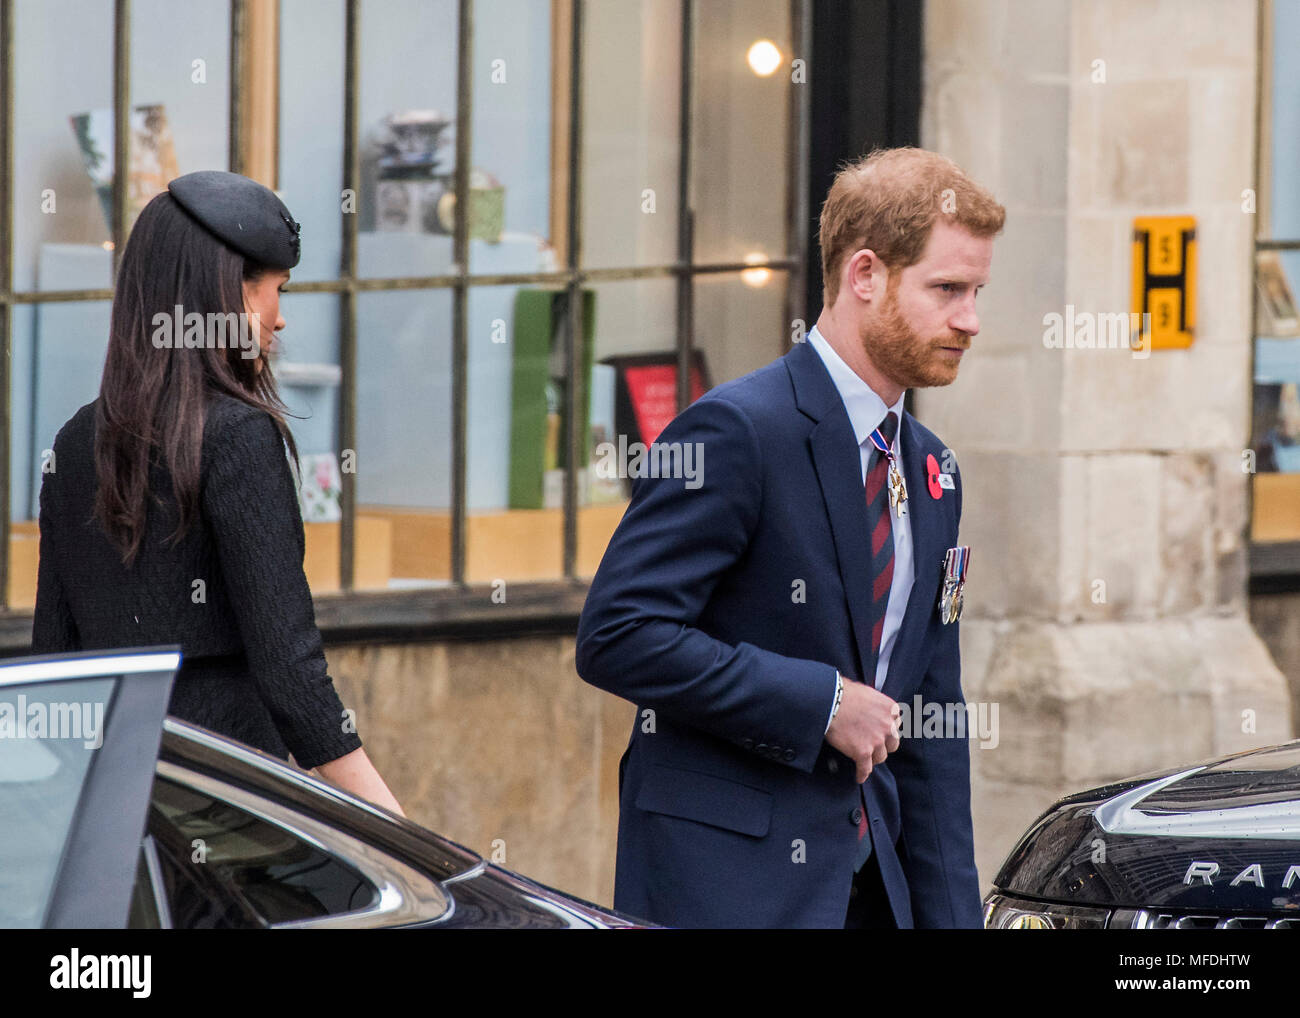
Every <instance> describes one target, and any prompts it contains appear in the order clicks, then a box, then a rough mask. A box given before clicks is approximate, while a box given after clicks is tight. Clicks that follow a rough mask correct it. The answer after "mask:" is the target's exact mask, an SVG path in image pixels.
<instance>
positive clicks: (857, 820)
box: [849, 806, 862, 827]
mask: <svg viewBox="0 0 1300 1018" xmlns="http://www.w3.org/2000/svg"><path fill="white" fill-rule="evenodd" d="M849 823H851V824H852V825H853V826H854V827H861V826H862V807H861V806H854V807H853V812H852V813H850V814H849Z"/></svg>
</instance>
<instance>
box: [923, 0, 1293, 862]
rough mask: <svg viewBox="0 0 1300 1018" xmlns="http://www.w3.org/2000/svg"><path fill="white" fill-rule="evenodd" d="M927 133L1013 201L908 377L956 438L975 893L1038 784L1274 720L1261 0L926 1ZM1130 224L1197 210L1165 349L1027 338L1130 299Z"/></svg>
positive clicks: (1196, 754) (1189, 754) (1279, 722)
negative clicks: (919, 370) (1257, 363)
mask: <svg viewBox="0 0 1300 1018" xmlns="http://www.w3.org/2000/svg"><path fill="white" fill-rule="evenodd" d="M925 59H926V66H925V86H924V87H925V95H924V102H923V111H924V112H923V118H922V139H923V140H922V144H923V145H924V146H925V147H927V148H931V149H935V150H937V151H939V152H942V153H944V154H945V155H948V156H950V157H952V158H953V159H954V160H956V161H957V162H958V163H959V164H961V165H962V166H963V167H964V168H965V169H966V170H967V171H968V172H969V173H971V175H972V176H974V177H975V178H976V179H977V180H979V181H980V182H981V183H983V184H985V185H986V186H988V187H989V188H991V189H992V190H993V191H994V193H995V194H996V195H997V196H998V198H999V200H1000V201H1002V203H1003V204H1004V205H1006V207H1007V227H1006V231H1005V232H1004V234H1003V235H1002V236H1001V237H1000V238H999V240H998V241H997V243H996V245H995V253H994V259H993V274H992V279H991V281H990V285H989V287H988V289H986V290H985V291H984V292H983V294H982V295H981V298H980V305H981V308H980V310H981V323H982V328H981V331H980V334H979V335H978V336H977V337H976V339H975V341H974V346H973V349H972V351H971V353H970V354H968V355H967V358H966V360H965V361H964V362H963V365H962V371H961V377H960V378H959V379H958V380H957V382H956V383H955V384H954V385H952V386H951V387H949V388H946V389H931V390H921V391H918V392H917V408H918V411H917V412H918V415H919V416H920V418H921V420H922V421H924V422H925V423H926V424H927V425H928V426H929V427H931V428H932V429H933V430H934V431H935V432H936V433H937V434H938V435H940V436H941V437H942V438H944V439H945V440H946V441H948V442H950V443H951V444H952V449H953V451H954V453H955V454H956V457H957V461H958V463H959V464H960V467H961V471H962V477H963V482H964V484H965V497H964V518H963V521H962V523H963V525H962V541H963V543H966V544H969V545H970V546H971V548H972V560H971V574H970V580H969V583H968V585H967V596H966V608H965V615H964V618H963V624H962V655H963V664H964V668H963V685H964V688H965V692H966V696H967V699H968V700H969V701H989V702H990V703H996V704H997V705H998V718H999V731H998V737H999V738H998V743H997V745H996V747H995V748H994V747H990V748H987V749H981V748H979V745H978V743H977V742H974V741H973V742H972V761H973V783H974V794H975V836H976V852H977V862H978V864H979V867H980V876H981V878H982V882H983V885H984V886H985V888H987V887H988V885H989V884H990V883H991V881H992V879H993V877H994V876H995V875H996V872H997V869H998V866H999V865H1000V864H1001V862H1002V860H1003V859H1004V858H1005V856H1006V853H1007V852H1008V851H1009V850H1010V848H1011V847H1012V845H1013V844H1014V842H1015V839H1016V838H1017V837H1018V836H1019V835H1020V833H1021V832H1022V831H1023V830H1024V829H1025V827H1026V826H1028V824H1029V823H1031V822H1032V821H1033V820H1034V819H1035V817H1037V816H1038V815H1039V813H1041V812H1042V811H1043V810H1044V809H1046V808H1047V807H1048V806H1049V805H1050V804H1051V802H1052V800H1053V799H1055V798H1056V797H1058V796H1060V795H1063V794H1066V793H1068V792H1071V791H1077V790H1079V789H1082V788H1085V787H1088V786H1091V785H1096V784H1101V783H1104V782H1106V781H1107V780H1110V779H1115V778H1120V777H1124V776H1127V775H1131V774H1137V773H1142V772H1145V771H1151V770H1156V769H1160V768H1165V767H1173V766H1176V765H1178V764H1182V763H1188V762H1194V761H1197V760H1200V759H1204V758H1206V757H1210V756H1213V755H1217V754H1223V753H1229V752H1233V751H1236V750H1240V749H1246V748H1249V747H1253V746H1261V745H1268V744H1270V743H1275V742H1281V741H1285V740H1286V739H1287V738H1289V737H1290V734H1289V733H1290V732H1291V722H1290V698H1289V694H1288V690H1287V686H1286V682H1285V680H1284V678H1283V676H1282V674H1281V673H1280V672H1279V671H1278V669H1277V667H1276V666H1275V665H1274V663H1273V661H1272V659H1271V658H1270V657H1269V655H1268V652H1267V651H1266V650H1265V648H1264V646H1263V644H1262V643H1261V641H1260V640H1259V638H1258V637H1257V636H1256V634H1255V632H1254V631H1253V630H1252V628H1251V625H1250V622H1249V620H1248V617H1247V612H1246V533H1245V530H1246V525H1247V516H1246V500H1247V483H1248V479H1249V475H1248V474H1247V473H1245V472H1243V458H1242V452H1243V450H1244V449H1245V448H1246V447H1247V444H1248V440H1249V436H1248V428H1249V420H1250V397H1251V386H1250V371H1251V343H1252V322H1251V317H1250V315H1251V287H1252V286H1253V276H1252V236H1253V231H1254V217H1253V216H1252V215H1250V214H1248V213H1246V212H1244V211H1243V207H1242V206H1243V195H1242V192H1243V191H1244V190H1245V189H1246V188H1250V187H1253V186H1254V182H1253V169H1252V167H1253V155H1254V146H1255V134H1254V123H1255V70H1256V60H1257V53H1256V24H1255V5H1254V4H1250V3H1245V4H1243V3H1239V2H1235V0H1196V2H1193V3H1177V2H1171V0H1079V2H1074V3H1071V2H1069V0H982V2H972V0H927V3H926V26H925ZM1138 215H1192V216H1195V217H1196V220H1197V240H1198V247H1199V266H1198V267H1199V272H1198V280H1197V308H1196V313H1197V326H1196V338H1195V342H1194V344H1193V346H1192V347H1191V348H1190V349H1187V350H1172V351H1150V352H1149V356H1146V357H1145V358H1143V357H1141V356H1134V354H1133V352H1132V351H1129V350H1127V349H1049V348H1047V347H1046V345H1045V343H1044V333H1045V324H1044V316H1045V315H1048V314H1051V313H1056V314H1059V315H1061V316H1063V317H1064V316H1065V315H1066V314H1067V308H1068V306H1070V305H1073V309H1074V313H1075V315H1076V317H1077V315H1078V314H1079V313H1080V312H1086V313H1090V314H1094V315H1100V314H1115V313H1124V314H1126V313H1127V312H1128V311H1129V310H1130V292H1129V288H1130V282H1129V280H1130V265H1131V254H1130V242H1131V236H1132V229H1133V218H1134V217H1135V216H1138Z"/></svg>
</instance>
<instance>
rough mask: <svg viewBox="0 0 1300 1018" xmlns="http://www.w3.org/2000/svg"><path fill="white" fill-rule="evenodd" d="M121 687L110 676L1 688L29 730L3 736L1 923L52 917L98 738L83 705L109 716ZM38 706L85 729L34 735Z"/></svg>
mask: <svg viewBox="0 0 1300 1018" xmlns="http://www.w3.org/2000/svg"><path fill="white" fill-rule="evenodd" d="M115 685H116V681H115V680H114V679H111V678H107V679H81V680H75V681H70V682H54V683H45V684H36V685H21V686H10V687H8V688H5V689H0V711H2V712H3V713H4V714H6V715H7V716H8V717H9V718H10V719H11V720H12V719H15V718H16V719H20V720H18V721H17V724H19V725H21V726H22V734H21V735H20V734H18V732H17V730H15V731H12V732H8V733H7V734H6V736H5V737H4V738H0V928H3V929H34V928H37V927H39V926H40V925H41V922H42V920H43V919H44V917H45V912H46V909H47V908H48V906H49V903H50V896H51V894H52V892H53V888H54V879H55V876H56V874H57V873H58V871H59V864H60V862H61V861H62V859H63V848H64V843H65V842H66V841H67V838H68V835H69V833H70V832H71V829H72V824H73V820H74V818H75V816H76V809H77V801H78V799H79V798H80V796H81V791H82V785H83V784H84V783H85V781H86V776H87V774H88V773H89V770H90V765H91V764H92V763H93V762H94V759H95V746H94V739H95V736H94V735H93V734H92V731H91V729H90V728H89V727H88V723H87V722H83V721H82V718H83V711H84V712H89V713H91V714H92V716H93V715H94V714H95V713H96V712H97V714H98V718H99V721H100V722H102V720H103V718H104V715H105V712H106V709H107V705H108V703H109V701H110V699H111V698H112V695H113V687H114V686H115ZM20 698H21V699H20ZM38 707H39V708H41V710H40V711H39V713H40V714H42V715H44V716H45V717H47V718H48V719H50V723H51V724H54V723H55V719H56V718H58V717H60V716H63V717H65V718H66V723H69V724H70V723H72V722H74V721H75V722H76V725H77V731H75V732H72V733H71V734H70V735H63V734H57V735H56V729H54V728H51V729H49V730H48V732H47V734H46V736H44V737H41V736H36V735H28V734H27V730H26V724H27V719H28V718H32V717H35V716H36V715H37V713H38V711H37V708H38ZM73 710H75V714H74V713H73ZM57 731H59V732H62V729H61V728H60V729H57ZM100 736H101V737H102V730H101V731H100Z"/></svg>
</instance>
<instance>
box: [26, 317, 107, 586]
mask: <svg viewBox="0 0 1300 1018" xmlns="http://www.w3.org/2000/svg"><path fill="white" fill-rule="evenodd" d="M110 307H111V305H110V303H109V302H108V301H68V302H66V303H63V302H50V303H44V304H19V305H16V306H15V307H14V310H13V355H12V367H13V373H12V376H11V378H12V381H11V385H12V387H13V405H12V409H11V417H10V420H11V422H12V430H11V431H10V435H9V456H10V460H9V463H10V477H11V478H12V482H11V483H12V487H11V489H10V498H9V510H10V514H11V515H10V518H11V520H12V521H13V522H12V526H11V533H10V535H9V550H10V555H11V557H10V560H9V590H8V603H9V606H10V607H12V608H31V607H32V606H33V605H35V603H36V567H37V559H38V555H37V553H38V549H39V532H38V529H37V525H36V523H37V517H38V516H39V513H40V501H39V499H40V491H41V471H42V466H43V465H44V464H46V463H48V461H49V456H50V454H51V452H50V450H52V449H53V447H54V436H55V435H57V434H58V433H59V429H60V428H62V427H63V425H64V424H66V423H67V422H68V420H69V418H71V417H72V415H73V414H75V413H76V412H77V411H78V410H79V409H81V408H82V407H83V406H85V405H86V404H87V403H91V402H93V401H94V400H95V398H96V397H97V396H98V395H99V383H100V376H101V375H102V373H103V370H104V355H105V353H106V352H107V350H108V321H109V310H110Z"/></svg>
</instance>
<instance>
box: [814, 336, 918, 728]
mask: <svg viewBox="0 0 1300 1018" xmlns="http://www.w3.org/2000/svg"><path fill="white" fill-rule="evenodd" d="M808 342H809V343H811V344H812V348H813V349H814V350H816V351H817V354H818V356H820V357H821V359H822V363H823V364H825V365H826V370H827V371H829V372H830V376H831V381H832V382H834V383H835V388H836V389H837V390H838V391H839V394H840V399H842V400H843V401H844V409H845V410H847V411H848V414H849V423H850V424H852V425H853V434H854V435H855V436H856V438H857V440H858V453H859V455H860V457H861V465H862V497H863V502H864V503H865V501H866V484H867V468H868V467H869V466H870V465H871V454H872V452H874V451H875V446H873V445H872V444H871V442H870V436H871V433H872V432H873V431H875V430H876V428H878V427H879V426H880V425H881V423H882V422H883V421H884V419H885V414H887V413H888V412H889V411H891V410H892V411H893V412H894V413H895V414H896V415H897V416H898V431H897V432H896V433H895V435H894V444H893V446H892V447H891V448H892V449H893V453H894V456H895V458H896V459H897V461H898V464H899V469H900V470H901V469H902V463H903V461H902V455H903V453H902V446H901V445H900V444H899V443H900V441H901V440H902V437H903V397H902V396H899V397H898V402H897V403H895V404H894V405H893V406H892V407H891V406H886V405H885V401H884V400H883V399H881V398H880V397H879V396H877V395H876V393H875V392H874V391H873V390H872V389H871V387H870V386H869V385H867V383H866V382H864V381H863V380H862V379H861V378H860V377H858V375H857V373H856V372H855V371H854V370H853V369H852V368H850V367H849V366H848V365H847V364H845V363H844V361H843V359H842V358H841V357H840V355H839V354H837V353H836V352H835V351H834V350H833V349H831V345H830V343H828V342H827V341H826V337H825V336H823V335H822V334H821V333H820V332H818V331H817V326H815V325H814V326H813V327H812V330H811V331H810V332H809V333H808ZM917 494H919V493H917V492H911V491H909V492H908V493H907V495H908V502H911V501H912V500H913V498H915V496H916V495H917ZM909 508H911V507H910V506H909ZM863 525H864V526H865V524H863ZM890 529H891V530H892V531H893V535H894V578H893V580H892V582H891V583H890V585H889V604H888V606H887V607H886V609H885V628H884V631H883V632H882V633H881V635H880V656H879V658H878V660H877V662H876V676H875V678H876V688H877V689H879V688H880V687H881V686H883V685H884V684H885V676H886V675H888V674H889V659H890V657H891V656H892V655H893V653H894V644H895V643H896V642H897V640H898V630H899V627H900V626H901V625H902V624H903V615H904V613H905V612H906V611H907V599H908V597H909V596H910V595H911V593H912V580H913V578H914V575H915V574H914V570H913V567H912V516H911V513H908V514H907V515H905V516H903V518H902V519H899V518H898V516H897V515H895V516H893V517H892V519H891V520H890ZM871 579H872V578H871V577H869V576H864V577H863V578H862V582H863V583H864V584H865V585H866V587H867V590H868V592H870V590H871ZM827 727H828V728H829V727H830V723H829V721H828V722H827Z"/></svg>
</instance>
